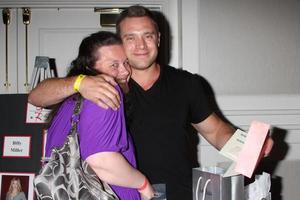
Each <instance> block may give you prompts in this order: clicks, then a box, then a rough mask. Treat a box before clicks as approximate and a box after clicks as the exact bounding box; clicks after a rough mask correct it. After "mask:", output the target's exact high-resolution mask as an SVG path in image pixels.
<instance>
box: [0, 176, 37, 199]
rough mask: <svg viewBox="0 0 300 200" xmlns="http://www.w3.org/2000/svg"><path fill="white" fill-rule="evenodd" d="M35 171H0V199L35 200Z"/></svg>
mask: <svg viewBox="0 0 300 200" xmlns="http://www.w3.org/2000/svg"><path fill="white" fill-rule="evenodd" d="M33 179H34V173H18V172H16V173H15V172H0V186H1V187H0V200H10V199H18V200H33V194H34V191H33Z"/></svg>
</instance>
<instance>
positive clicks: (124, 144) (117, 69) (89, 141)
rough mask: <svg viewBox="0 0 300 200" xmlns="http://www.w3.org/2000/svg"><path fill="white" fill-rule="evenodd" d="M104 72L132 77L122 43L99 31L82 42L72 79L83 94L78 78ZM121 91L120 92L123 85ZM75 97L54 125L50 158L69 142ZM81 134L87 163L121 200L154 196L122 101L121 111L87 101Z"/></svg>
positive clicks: (60, 111)
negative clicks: (138, 163) (137, 158)
mask: <svg viewBox="0 0 300 200" xmlns="http://www.w3.org/2000/svg"><path fill="white" fill-rule="evenodd" d="M99 73H103V74H107V75H109V76H112V77H115V78H116V80H125V79H128V77H129V75H130V73H129V66H128V62H127V58H126V56H125V53H124V50H123V46H122V42H121V40H120V38H119V37H118V36H116V35H115V34H113V33H110V32H103V31H102V32H101V31H100V32H97V33H94V34H91V35H90V36H88V37H86V38H85V39H83V41H82V42H81V44H80V47H79V53H78V56H77V58H76V59H75V60H74V61H72V64H71V69H70V71H69V73H68V75H67V76H76V75H78V78H77V80H76V82H75V84H74V86H75V89H76V90H79V89H80V81H79V80H80V78H79V77H81V78H82V76H81V75H80V74H84V75H96V74H99ZM79 75H80V76H79ZM81 80H82V79H81ZM117 90H118V92H119V93H121V90H120V88H119V87H118V86H117ZM75 95H77V94H75ZM120 96H122V95H120ZM74 99H75V98H74V96H73V97H70V98H68V99H66V100H65V101H64V102H63V103H62V104H61V106H60V107H59V109H58V111H57V112H56V114H55V116H54V118H53V120H52V122H51V125H50V128H49V129H48V136H47V145H46V156H50V154H51V149H52V148H54V147H57V146H62V145H63V143H64V141H65V139H66V136H67V134H68V132H69V130H70V128H71V124H70V119H71V116H72V114H73V109H74V106H75V100H74ZM78 130H79V144H80V153H81V157H82V159H83V160H86V161H87V163H88V164H89V165H90V167H91V168H92V169H93V170H94V171H95V173H96V174H97V175H98V177H99V178H100V179H101V180H103V181H105V182H107V183H108V184H110V185H111V187H112V189H113V190H114V192H115V193H116V194H117V195H118V197H119V198H120V199H124V200H127V199H132V200H135V199H136V200H138V199H140V197H142V199H151V198H152V197H153V195H154V194H153V188H152V186H151V185H150V184H148V180H147V178H146V177H145V176H144V175H143V174H142V173H141V172H139V171H138V170H136V169H135V167H136V161H135V157H134V150H133V144H132V140H131V138H130V135H129V134H128V133H127V131H126V125H125V118H124V108H123V98H121V106H120V108H119V109H118V110H116V111H114V110H112V109H103V108H101V107H98V106H97V105H96V104H94V103H92V102H91V101H89V100H86V99H84V101H83V105H82V109H81V113H80V120H79V124H78ZM62 133H63V134H62ZM137 189H138V190H137Z"/></svg>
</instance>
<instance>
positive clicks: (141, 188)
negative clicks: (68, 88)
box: [137, 177, 148, 191]
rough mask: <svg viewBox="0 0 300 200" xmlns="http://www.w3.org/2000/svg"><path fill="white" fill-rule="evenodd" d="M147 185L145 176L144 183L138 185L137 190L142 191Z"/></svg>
mask: <svg viewBox="0 0 300 200" xmlns="http://www.w3.org/2000/svg"><path fill="white" fill-rule="evenodd" d="M147 186H148V179H147V178H146V177H145V180H144V183H143V185H142V186H141V187H139V188H138V189H137V190H138V191H142V190H144V189H145V188H146V187H147Z"/></svg>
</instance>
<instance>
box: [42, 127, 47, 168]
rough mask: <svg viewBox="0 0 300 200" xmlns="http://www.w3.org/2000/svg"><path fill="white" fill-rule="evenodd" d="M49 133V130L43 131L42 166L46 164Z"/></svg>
mask: <svg viewBox="0 0 300 200" xmlns="http://www.w3.org/2000/svg"><path fill="white" fill-rule="evenodd" d="M47 133H48V129H44V130H43V147H42V148H43V149H42V158H41V163H42V166H43V164H44V162H43V159H44V158H46V144H47Z"/></svg>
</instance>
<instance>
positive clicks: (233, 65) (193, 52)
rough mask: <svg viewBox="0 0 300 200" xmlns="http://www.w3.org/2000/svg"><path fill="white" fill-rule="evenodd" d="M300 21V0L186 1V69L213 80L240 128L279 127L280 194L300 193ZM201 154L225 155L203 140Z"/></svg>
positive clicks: (271, 162)
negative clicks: (263, 124)
mask: <svg viewBox="0 0 300 200" xmlns="http://www.w3.org/2000/svg"><path fill="white" fill-rule="evenodd" d="M299 19H300V2H299V1H297V0H265V1H259V0H253V1H238V0H222V1H218V0H200V1H199V0H189V1H184V3H182V27H183V28H182V38H183V44H182V47H183V49H182V55H183V57H182V67H183V68H184V69H187V70H189V71H192V72H194V73H198V74H201V75H202V76H204V77H205V79H206V80H207V81H208V83H209V84H210V86H211V87H212V89H213V92H214V94H215V99H216V101H217V104H218V106H219V108H220V109H221V110H222V113H223V114H224V115H225V116H226V118H227V119H229V121H231V122H232V123H233V124H235V125H236V126H238V127H240V128H242V129H244V130H247V129H248V128H249V124H250V123H251V121H252V120H254V119H256V120H260V121H264V122H266V123H270V124H271V125H272V130H271V132H272V134H273V138H274V140H275V142H276V145H275V146H274V149H273V150H274V151H273V154H272V155H271V157H270V158H268V159H267V161H268V162H267V165H266V168H265V170H266V171H269V172H271V173H272V181H273V182H272V184H273V185H272V187H273V194H274V196H273V197H272V199H287V200H290V199H299V196H300V191H299V189H298V187H299V184H300V175H299V168H300V161H299V160H300V156H299V153H300V105H299V102H300V79H299V76H300V67H299V66H300V49H299V48H300V37H299V35H300V34H299V33H300V21H299ZM195 44H199V45H195ZM198 159H199V161H200V162H201V164H202V165H215V164H216V163H217V162H219V161H223V160H224V158H222V157H221V156H220V155H219V154H218V152H217V151H216V150H215V149H213V148H212V147H211V146H210V145H209V144H208V143H207V142H206V141H205V140H204V139H203V138H200V143H199V145H198ZM297 186H298V187H297ZM275 194H276V195H275Z"/></svg>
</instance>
